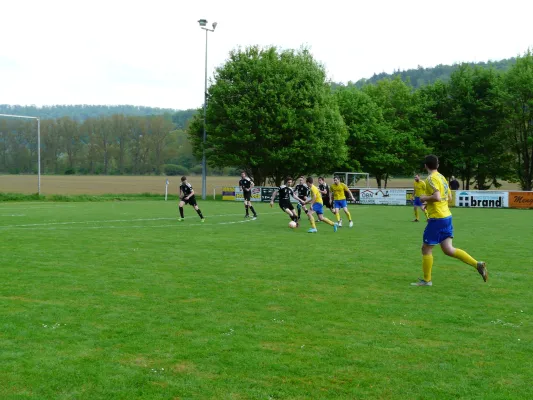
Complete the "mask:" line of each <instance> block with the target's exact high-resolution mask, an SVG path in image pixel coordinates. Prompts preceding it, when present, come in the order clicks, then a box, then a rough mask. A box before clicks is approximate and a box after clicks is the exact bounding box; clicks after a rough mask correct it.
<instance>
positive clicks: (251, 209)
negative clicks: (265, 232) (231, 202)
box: [248, 201, 257, 218]
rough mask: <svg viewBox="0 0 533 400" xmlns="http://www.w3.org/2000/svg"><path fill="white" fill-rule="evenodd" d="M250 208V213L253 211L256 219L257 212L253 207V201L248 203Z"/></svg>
mask: <svg viewBox="0 0 533 400" xmlns="http://www.w3.org/2000/svg"><path fill="white" fill-rule="evenodd" d="M248 206H249V208H250V211H251V212H252V214H253V215H254V218H257V213H256V212H255V210H254V206H252V202H251V201H249V202H248Z"/></svg>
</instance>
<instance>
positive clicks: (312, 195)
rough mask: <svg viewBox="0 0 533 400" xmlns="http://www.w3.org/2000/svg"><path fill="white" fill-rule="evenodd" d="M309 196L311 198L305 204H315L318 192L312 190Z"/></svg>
mask: <svg viewBox="0 0 533 400" xmlns="http://www.w3.org/2000/svg"><path fill="white" fill-rule="evenodd" d="M309 197H310V199H309V200H307V201H306V202H305V203H304V204H308V203H311V204H314V203H315V202H316V192H313V191H311V193H310V195H309Z"/></svg>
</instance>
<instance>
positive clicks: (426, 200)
mask: <svg viewBox="0 0 533 400" xmlns="http://www.w3.org/2000/svg"><path fill="white" fill-rule="evenodd" d="M420 200H421V201H422V202H424V203H436V202H439V201H441V196H440V191H439V190H435V191H434V192H433V194H432V195H431V196H428V195H422V196H420Z"/></svg>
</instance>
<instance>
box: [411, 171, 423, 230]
mask: <svg viewBox="0 0 533 400" xmlns="http://www.w3.org/2000/svg"><path fill="white" fill-rule="evenodd" d="M413 186H414V188H415V196H414V197H415V198H414V201H413V205H414V207H415V219H414V220H413V222H419V221H420V220H419V219H418V209H419V208H420V209H422V211H424V212H425V211H426V210H425V209H424V204H422V201H421V200H420V196H422V195H424V194H425V192H426V183H425V182H424V181H422V180H420V175H418V174H417V175H415V183H414V184H413Z"/></svg>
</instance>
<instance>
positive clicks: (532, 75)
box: [504, 50, 533, 190]
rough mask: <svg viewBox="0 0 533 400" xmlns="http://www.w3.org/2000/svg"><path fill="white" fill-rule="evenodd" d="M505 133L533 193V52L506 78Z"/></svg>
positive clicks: (524, 185) (520, 178)
mask: <svg viewBox="0 0 533 400" xmlns="http://www.w3.org/2000/svg"><path fill="white" fill-rule="evenodd" d="M504 83H505V85H504V88H505V89H504V97H505V111H506V113H505V115H506V123H505V132H506V133H507V134H508V137H509V140H510V143H511V149H512V151H513V153H514V160H515V161H514V164H515V165H514V167H515V168H514V169H515V172H516V175H517V177H518V181H519V182H520V186H521V187H522V189H523V190H533V53H532V52H531V50H528V51H527V52H526V53H524V55H523V56H521V57H518V58H517V60H516V64H515V65H514V66H513V67H511V69H510V70H509V72H507V74H506V75H505V78H504Z"/></svg>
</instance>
